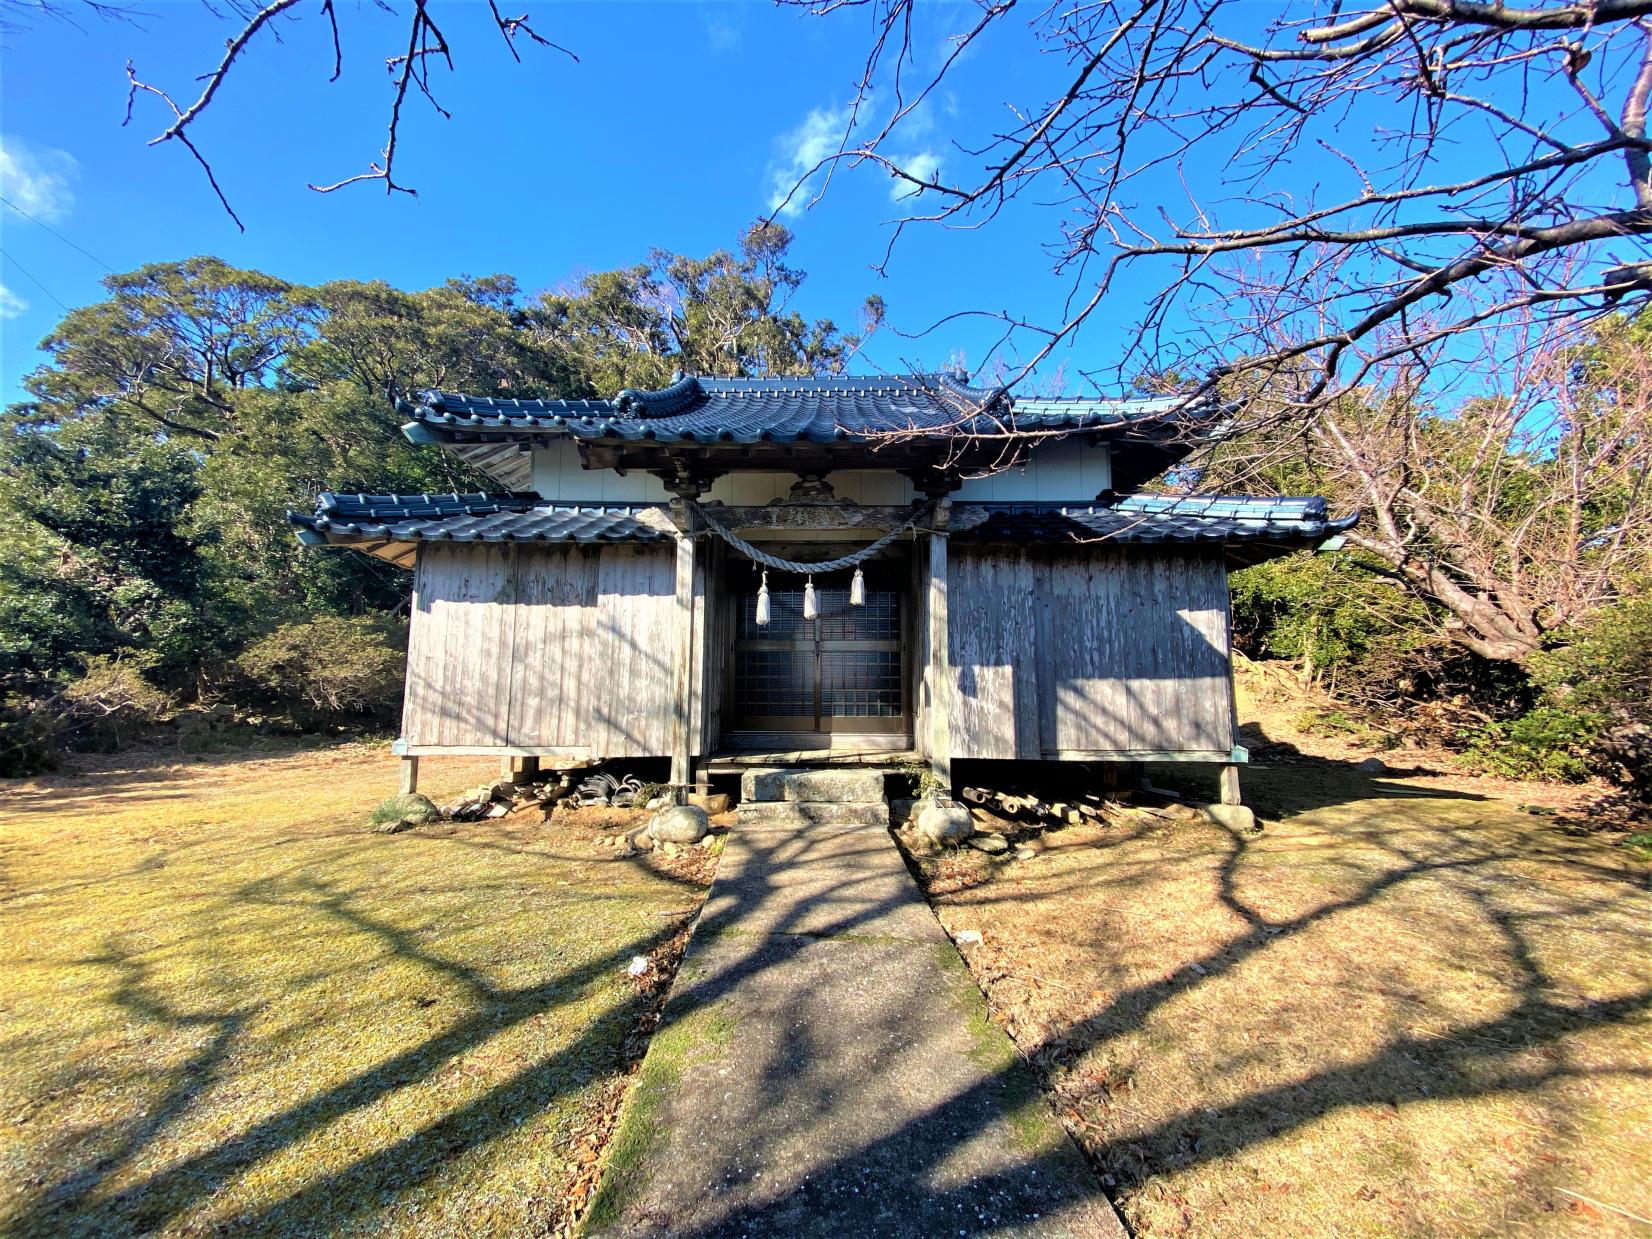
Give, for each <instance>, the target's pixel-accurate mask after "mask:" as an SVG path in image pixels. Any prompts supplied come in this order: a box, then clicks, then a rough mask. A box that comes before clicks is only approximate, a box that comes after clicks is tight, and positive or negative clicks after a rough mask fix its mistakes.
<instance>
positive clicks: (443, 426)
mask: <svg viewBox="0 0 1652 1239" xmlns="http://www.w3.org/2000/svg"><path fill="white" fill-rule="evenodd" d="M402 407H403V412H404V413H406V414H407V415H408V416H410V417H411V418H412V423H411V426H412V427H420V428H423V429H426V430H428V431H430V432H433V433H434V434H435V435H436V436H438V437H446V435H447V434H449V433H457V432H465V433H469V434H500V435H512V434H522V433H535V434H559V435H562V434H565V435H571V436H573V437H574V438H579V439H606V440H620V441H638V440H646V441H652V442H659V443H683V442H687V443H744V444H752V443H798V442H810V443H819V444H827V443H836V442H841V441H844V440H850V439H864V438H866V437H868V436H874V435H879V434H888V433H891V432H894V433H900V432H906V433H910V434H913V435H915V436H917V437H928V438H935V437H941V438H945V437H951V436H953V435H957V434H992V435H997V434H1004V433H1011V434H1013V433H1027V432H1031V433H1039V432H1049V431H1052V430H1055V431H1060V430H1104V429H1107V428H1109V427H1114V428H1126V427H1133V428H1139V427H1140V426H1142V425H1144V424H1146V423H1159V422H1169V423H1185V421H1186V420H1187V419H1189V418H1191V419H1193V420H1196V421H1203V420H1209V419H1211V418H1213V417H1216V416H1219V415H1220V413H1221V410H1220V409H1218V408H1217V406H1215V405H1214V404H1211V403H1208V402H1206V403H1204V404H1201V405H1198V406H1196V407H1194V406H1188V405H1187V404H1186V402H1185V401H1183V400H1181V399H1180V398H1178V397H1155V398H1151V399H1131V400H1081V399H1060V400H1051V399H1040V398H1028V397H1012V396H1011V395H1010V394H1009V393H1008V392H1007V391H1005V390H1004V389H1003V388H981V387H972V386H970V385H969V384H968V383H967V382H965V381H964V380H963V379H962V378H961V377H960V376H956V375H950V374H908V375H894V376H887V377H882V376H880V377H871V378H852V377H838V376H828V377H822V378H777V379H716V378H697V377H693V376H690V377H688V378H683V379H679V380H677V381H676V382H674V383H672V384H671V385H670V386H669V387H666V388H663V389H661V390H659V391H635V390H626V391H622V392H620V393H619V395H617V396H616V397H614V399H612V400H518V399H506V398H498V397H491V396H466V395H463V394H461V393H458V392H433V393H431V394H429V395H428V396H426V397H425V399H424V401H423V402H422V403H420V404H417V405H414V404H404V405H403V406H402Z"/></svg>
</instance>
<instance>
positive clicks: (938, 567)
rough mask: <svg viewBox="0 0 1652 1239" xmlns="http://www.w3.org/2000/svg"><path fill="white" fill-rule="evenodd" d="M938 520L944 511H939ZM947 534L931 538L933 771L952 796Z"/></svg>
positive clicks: (930, 700) (930, 631)
mask: <svg viewBox="0 0 1652 1239" xmlns="http://www.w3.org/2000/svg"><path fill="white" fill-rule="evenodd" d="M937 517H938V520H937V523H939V518H941V514H940V513H937ZM946 550H947V547H946V534H945V533H943V532H941V531H940V530H936V531H935V532H934V533H933V534H931V535H930V538H929V590H928V602H929V668H928V674H927V678H928V680H929V771H930V773H931V774H932V775H933V776H934V777H935V782H936V783H938V784H939V785H940V788H941V794H942V795H943V796H950V795H952V665H951V657H950V654H949V651H948V649H947V622H946V602H947V596H946V590H947V581H946V576H947V571H946V559H947V555H946Z"/></svg>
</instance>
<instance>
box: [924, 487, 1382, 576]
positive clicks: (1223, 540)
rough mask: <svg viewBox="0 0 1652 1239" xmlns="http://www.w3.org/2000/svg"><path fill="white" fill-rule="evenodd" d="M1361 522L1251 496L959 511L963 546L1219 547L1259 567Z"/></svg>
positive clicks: (1319, 504)
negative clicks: (980, 543)
mask: <svg viewBox="0 0 1652 1239" xmlns="http://www.w3.org/2000/svg"><path fill="white" fill-rule="evenodd" d="M1358 519H1359V515H1358V513H1355V514H1353V515H1351V516H1344V517H1339V518H1337V519H1334V520H1333V519H1331V517H1330V515H1329V514H1328V512H1327V511H1326V507H1325V500H1323V499H1321V498H1318V497H1310V498H1258V497H1252V496H1247V495H1216V496H1210V497H1201V496H1168V495H1130V496H1127V497H1125V498H1122V499H1119V500H1118V501H1116V502H1114V503H1111V504H1081V505H1075V504H968V505H966V504H959V505H957V506H956V507H955V508H954V509H953V525H954V527H955V532H954V534H953V537H954V538H956V539H967V540H974V541H986V542H1016V543H1031V542H1036V543H1096V542H1114V543H1129V544H1137V545H1161V546H1162V545H1212V546H1224V547H1229V548H1237V547H1242V546H1249V547H1250V549H1249V550H1248V551H1243V552H1240V553H1238V554H1234V555H1230V558H1234V559H1236V560H1238V561H1242V562H1260V560H1262V559H1267V558H1271V557H1272V556H1273V555H1274V554H1281V553H1284V552H1286V551H1289V550H1292V549H1295V548H1297V547H1303V546H1316V545H1318V544H1320V543H1322V542H1325V541H1327V540H1329V539H1332V538H1334V537H1335V536H1336V535H1337V534H1340V533H1342V532H1343V531H1344V530H1347V529H1351V528H1352V527H1353V526H1354V524H1355V522H1356V521H1358Z"/></svg>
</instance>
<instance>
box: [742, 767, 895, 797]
mask: <svg viewBox="0 0 1652 1239" xmlns="http://www.w3.org/2000/svg"><path fill="white" fill-rule="evenodd" d="M740 799H741V801H742V802H743V803H749V802H751V801H776V800H793V801H808V802H811V803H815V804H883V803H884V799H883V775H882V774H880V773H879V772H878V771H876V770H797V769H784V770H748V771H746V772H745V773H744V774H742V775H741V776H740Z"/></svg>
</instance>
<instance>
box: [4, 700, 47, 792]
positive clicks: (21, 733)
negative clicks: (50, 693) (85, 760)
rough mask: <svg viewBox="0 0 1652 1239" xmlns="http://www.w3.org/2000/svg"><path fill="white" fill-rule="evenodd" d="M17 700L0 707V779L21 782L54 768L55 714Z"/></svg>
mask: <svg viewBox="0 0 1652 1239" xmlns="http://www.w3.org/2000/svg"><path fill="white" fill-rule="evenodd" d="M42 705H43V703H41V702H37V701H28V700H24V699H21V698H18V699H13V700H10V701H7V702H6V703H5V704H4V705H0V779H22V778H27V777H28V776H29V775H32V774H43V773H45V772H46V771H48V770H55V769H57V749H56V747H55V745H54V744H53V739H54V736H55V731H56V724H57V720H58V715H57V712H56V711H51V710H46V709H43V708H42Z"/></svg>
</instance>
